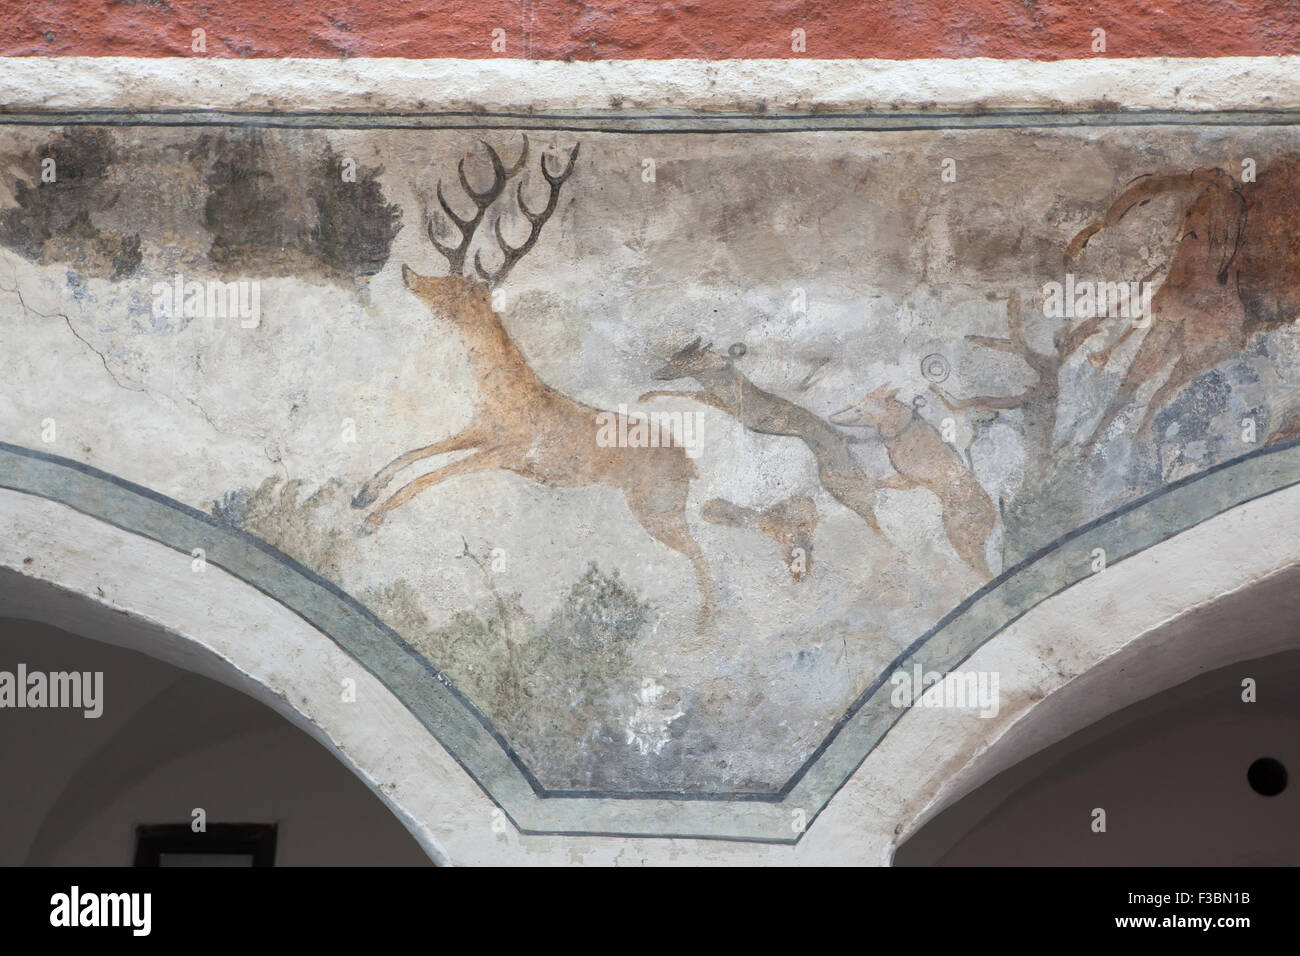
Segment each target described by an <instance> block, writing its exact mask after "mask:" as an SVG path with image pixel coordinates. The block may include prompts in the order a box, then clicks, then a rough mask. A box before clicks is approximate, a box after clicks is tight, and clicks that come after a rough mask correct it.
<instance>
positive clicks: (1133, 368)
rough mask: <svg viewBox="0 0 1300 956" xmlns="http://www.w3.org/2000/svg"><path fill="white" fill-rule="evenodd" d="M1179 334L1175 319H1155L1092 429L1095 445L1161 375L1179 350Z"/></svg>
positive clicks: (1092, 438)
mask: <svg viewBox="0 0 1300 956" xmlns="http://www.w3.org/2000/svg"><path fill="white" fill-rule="evenodd" d="M1179 338H1180V336H1179V329H1178V325H1177V323H1175V322H1173V321H1172V320H1170V321H1166V322H1163V323H1161V322H1155V323H1153V324H1152V325H1151V327H1150V328H1149V329H1147V333H1146V335H1145V336H1144V337H1143V339H1142V344H1141V345H1139V346H1138V351H1137V355H1135V356H1134V357H1133V361H1132V363H1131V364H1130V365H1129V367H1128V369H1127V370H1126V371H1125V372H1124V377H1123V378H1122V379H1120V383H1119V390H1118V391H1117V392H1116V393H1115V397H1114V398H1113V399H1112V400H1111V403H1110V405H1109V406H1108V407H1107V408H1106V413H1105V414H1104V415H1102V417H1101V420H1100V421H1099V422H1098V423H1097V427H1096V428H1094V429H1093V430H1092V436H1091V439H1090V442H1089V443H1090V444H1093V445H1095V444H1097V443H1098V442H1101V441H1103V440H1104V439H1105V437H1106V432H1108V431H1109V430H1110V426H1111V425H1112V424H1114V422H1115V419H1117V418H1119V416H1120V414H1121V413H1122V412H1123V411H1124V409H1126V408H1128V406H1129V403H1130V402H1132V401H1133V399H1134V397H1135V396H1136V395H1137V393H1138V392H1139V391H1140V390H1141V388H1142V386H1143V385H1145V384H1146V383H1147V382H1149V381H1151V379H1153V378H1155V377H1156V376H1157V375H1159V374H1160V370H1161V369H1163V368H1164V367H1165V366H1166V365H1168V364H1169V362H1170V360H1171V359H1172V358H1173V357H1174V355H1175V354H1177V351H1178V350H1177V349H1176V348H1171V346H1176V345H1177V344H1178V341H1179Z"/></svg>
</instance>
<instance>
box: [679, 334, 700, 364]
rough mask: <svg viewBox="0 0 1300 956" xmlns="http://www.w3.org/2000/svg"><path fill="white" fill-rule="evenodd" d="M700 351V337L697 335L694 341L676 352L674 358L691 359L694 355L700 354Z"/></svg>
mask: <svg viewBox="0 0 1300 956" xmlns="http://www.w3.org/2000/svg"><path fill="white" fill-rule="evenodd" d="M699 349H700V337H699V336H698V335H697V336H696V337H695V340H694V341H692V342H688V343H687V344H686V345H683V346H682V347H681V348H679V349H678V350H677V351H676V352H674V353H673V358H675V359H687V358H690V357H691V356H692V355H694V354H695V353H696V352H698V351H699Z"/></svg>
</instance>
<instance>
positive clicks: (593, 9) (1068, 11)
mask: <svg viewBox="0 0 1300 956" xmlns="http://www.w3.org/2000/svg"><path fill="white" fill-rule="evenodd" d="M196 29H202V30H203V31H204V33H205V35H204V45H205V46H206V51H205V52H201V53H200V52H195V51H194V50H192V45H193V43H194V37H193V31H194V30H196ZM1097 29H1102V30H1105V32H1106V37H1105V51H1104V52H1097V51H1094V49H1093V46H1094V43H1095V37H1094V33H1093V31H1094V30H1097ZM494 30H500V31H502V32H501V33H499V34H497V35H496V36H497V39H498V44H497V49H496V50H494V49H493V31H494ZM795 30H803V31H804V32H805V35H806V41H805V46H804V49H803V50H802V51H799V50H797V49H795V48H794V47H795V46H796V45H797V43H796V37H795V36H794V33H793V31H795ZM502 43H504V50H502V49H501V44H502ZM1284 54H1300V4H1297V3H1295V2H1294V0H1254V2H1251V0H1246V2H1235V3H1234V2H1225V0H1127V2H1114V3H1084V2H1077V0H965V2H962V0H947V2H943V0H879V2H872V0H867V2H862V0H820V2H818V0H786V2H744V0H678V2H656V0H588V2H580V0H446V2H436V0H346V2H341V0H315V2H313V0H306V2H304V0H206V2H189V0H6V2H5V3H4V6H3V9H0V55H3V56H143V57H165V56H213V57H323V58H341V57H362V56H364V57H410V58H413V59H426V58H441V57H465V58H490V57H494V56H503V57H512V58H532V59H545V60H565V59H573V60H615V59H670V58H692V59H737V58H756V57H765V58H766V57H774V58H793V57H808V58H815V59H848V58H881V59H918V58H928V57H937V58H953V57H971V56H987V57H997V58H1001V59H1034V60H1060V59H1075V58H1086V57H1091V56H1113V57H1151V56H1180V57H1217V56H1259V55H1267V56H1275V55H1284Z"/></svg>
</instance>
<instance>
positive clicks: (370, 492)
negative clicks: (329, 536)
mask: <svg viewBox="0 0 1300 956" xmlns="http://www.w3.org/2000/svg"><path fill="white" fill-rule="evenodd" d="M482 440H483V436H482V435H480V434H478V432H477V430H474V429H468V428H467V429H465V431H463V432H461V433H460V434H457V435H452V436H451V437H450V438H444V439H443V440H442V441H440V442H434V443H433V444H432V445H425V446H424V447H423V448H416V449H415V450H414V451H408V452H407V453H406V454H405V455H399V456H398V457H396V458H394V459H393V460H392V461H390V462H389V463H388V464H387V465H385V466H384V467H383V468H381V469H380V470H379V471H378V472H377V473H376V474H375V476H374V477H373V478H371V479H370V480H369V481H367V482H366V483H365V484H364V485H363V486H362V487H361V490H360V491H358V492H357V496H356V497H355V498H353V499H352V507H354V508H368V507H369V506H370V505H372V504H374V503H375V500H376V499H377V498H378V497H379V493H380V492H381V491H383V490H384V489H385V488H386V487H388V483H389V482H390V481H392V480H393V477H394V476H395V475H396V474H397V473H398V472H399V471H401V470H402V469H403V468H406V467H407V466H408V465H413V464H415V463H416V462H417V461H423V460H424V459H425V458H432V457H433V456H434V455H444V454H446V453H447V452H452V451H465V450H466V449H467V448H474V447H475V446H477V445H478V444H479V443H480V442H481V441H482Z"/></svg>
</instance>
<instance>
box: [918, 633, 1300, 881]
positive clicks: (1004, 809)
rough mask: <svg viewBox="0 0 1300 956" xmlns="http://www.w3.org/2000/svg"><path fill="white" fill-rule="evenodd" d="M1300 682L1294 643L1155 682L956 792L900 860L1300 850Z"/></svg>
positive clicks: (1195, 857) (1248, 856) (1040, 860)
mask: <svg viewBox="0 0 1300 956" xmlns="http://www.w3.org/2000/svg"><path fill="white" fill-rule="evenodd" d="M1223 636H1224V637H1228V636H1229V635H1226V634H1225V635H1223ZM1298 684H1300V651H1285V652H1282V653H1278V654H1272V655H1268V656H1264V657H1256V658H1253V659H1250V660H1243V661H1240V662H1237V663H1233V664H1230V665H1228V666H1226V667H1219V668H1216V669H1214V670H1211V671H1208V672H1205V673H1202V674H1200V675H1199V676H1197V677H1194V678H1192V679H1191V680H1187V681H1184V682H1183V683H1181V684H1178V685H1177V686H1175V687H1172V688H1169V689H1166V690H1162V691H1160V692H1159V693H1155V694H1153V695H1152V696H1150V697H1148V698H1146V699H1144V700H1140V701H1138V702H1136V703H1133V704H1131V705H1129V706H1127V707H1124V708H1122V709H1121V710H1119V711H1116V712H1115V713H1112V714H1110V715H1109V716H1107V717H1105V718H1103V719H1102V720H1099V721H1097V722H1095V723H1093V724H1091V725H1090V726H1088V727H1086V728H1084V729H1083V730H1080V731H1077V732H1075V733H1073V734H1071V735H1070V736H1068V737H1067V738H1065V739H1064V740H1060V741H1058V742H1057V743H1055V744H1053V745H1051V746H1049V747H1047V748H1045V749H1043V750H1041V751H1039V752H1037V753H1035V754H1033V755H1032V756H1029V757H1026V758H1025V759H1023V760H1021V761H1019V762H1018V763H1016V764H1015V765H1014V766H1012V767H1010V768H1009V769H1007V770H1005V771H1003V772H1002V773H1000V774H998V775H997V776H995V777H994V778H992V779H991V780H989V781H987V782H986V783H984V784H983V785H981V786H979V787H978V788H976V789H975V790H973V791H971V792H970V793H968V794H966V795H965V796H964V797H962V798H961V799H959V800H957V801H956V802H954V803H952V804H951V805H949V806H948V807H947V808H946V809H944V810H942V811H941V812H939V813H938V814H936V815H934V816H933V817H931V818H930V820H929V821H927V822H926V823H925V824H924V825H923V826H921V827H920V829H918V830H917V831H916V832H914V833H913V834H912V835H911V837H909V838H908V839H907V840H906V841H905V842H904V843H903V844H902V845H901V846H900V847H899V848H898V849H897V851H896V852H895V855H894V865H895V866H927V865H931V866H1000V865H1015V866H1053V865H1075V866H1080V865H1082V866H1087V865H1112V866H1113V865H1120V866H1231V865H1296V864H1300V830H1297V829H1296V827H1295V826H1294V820H1295V817H1296V813H1297V810H1298V809H1300V788H1297V787H1296V786H1295V785H1294V776H1295V773H1296V771H1297V769H1300V695H1297V694H1296V693H1295V688H1296V687H1297V685H1298Z"/></svg>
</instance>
